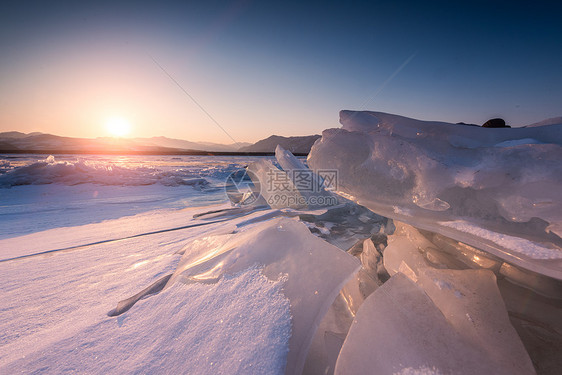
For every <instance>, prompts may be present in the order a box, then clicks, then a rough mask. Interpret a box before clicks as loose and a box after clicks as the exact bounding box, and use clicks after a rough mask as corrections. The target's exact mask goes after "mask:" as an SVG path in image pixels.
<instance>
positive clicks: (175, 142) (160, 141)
mask: <svg viewBox="0 0 562 375" xmlns="http://www.w3.org/2000/svg"><path fill="white" fill-rule="evenodd" d="M133 140H134V141H135V142H137V143H139V144H144V145H153V146H159V147H170V148H177V149H182V150H203V151H238V150H239V149H240V147H245V146H249V145H251V143H239V144H236V143H233V144H228V145H223V144H220V143H211V142H190V141H184V140H183V139H173V138H166V137H152V138H134V139H133Z"/></svg>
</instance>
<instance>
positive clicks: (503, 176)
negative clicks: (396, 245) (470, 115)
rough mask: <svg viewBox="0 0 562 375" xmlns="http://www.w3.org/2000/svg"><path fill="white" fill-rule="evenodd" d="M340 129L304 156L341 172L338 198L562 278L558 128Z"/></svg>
mask: <svg viewBox="0 0 562 375" xmlns="http://www.w3.org/2000/svg"><path fill="white" fill-rule="evenodd" d="M340 122H341V123H342V124H343V128H342V129H328V130H325V131H324V132H323V135H322V138H321V139H320V140H318V141H317V142H316V143H315V144H314V146H313V147H312V150H311V152H310V154H309V157H308V164H309V166H311V168H313V169H317V170H318V169H335V170H337V171H338V186H337V189H338V190H339V191H341V192H343V193H346V194H350V195H352V196H353V197H355V199H356V200H357V201H358V203H360V204H362V205H364V206H366V207H368V208H370V209H372V210H373V211H374V212H376V213H378V214H381V215H384V216H387V217H390V218H394V219H398V220H401V221H404V222H407V223H409V224H412V225H415V226H416V227H419V228H422V229H426V230H431V231H434V232H438V233H441V234H443V235H445V236H448V237H451V238H454V239H456V240H459V241H463V242H465V243H467V244H470V245H473V246H475V247H477V248H480V249H483V250H485V251H487V252H490V253H492V254H494V255H496V256H499V257H501V258H503V259H505V260H508V261H510V262H513V263H515V264H518V265H519V266H522V267H525V268H528V269H531V270H534V271H536V272H540V273H544V274H547V275H549V276H553V277H556V278H559V279H562V239H561V238H560V236H561V235H562V163H560V160H562V124H555V125H545V126H537V127H532V128H512V129H509V128H507V129H493V128H482V127H477V126H464V125H456V124H448V123H443V122H429V121H419V120H414V119H409V118H406V117H402V116H396V115H390V114H386V113H381V112H353V111H342V112H341V113H340ZM475 228H488V232H486V233H484V232H481V231H477V230H476V229H475ZM509 238H521V240H522V241H514V240H509V241H508V242H506V241H504V240H502V239H509ZM529 244H531V245H532V246H528V245H529ZM543 259H548V261H547V262H545V261H543Z"/></svg>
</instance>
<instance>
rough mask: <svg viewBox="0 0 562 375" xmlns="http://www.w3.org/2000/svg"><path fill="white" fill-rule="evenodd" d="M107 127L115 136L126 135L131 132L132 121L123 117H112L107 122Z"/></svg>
mask: <svg viewBox="0 0 562 375" xmlns="http://www.w3.org/2000/svg"><path fill="white" fill-rule="evenodd" d="M105 129H106V130H107V132H108V133H109V134H111V135H112V136H113V137H124V136H126V135H128V134H129V133H130V132H131V123H130V122H129V121H128V120H127V119H126V118H123V117H112V118H110V119H108V120H107V121H106V122H105Z"/></svg>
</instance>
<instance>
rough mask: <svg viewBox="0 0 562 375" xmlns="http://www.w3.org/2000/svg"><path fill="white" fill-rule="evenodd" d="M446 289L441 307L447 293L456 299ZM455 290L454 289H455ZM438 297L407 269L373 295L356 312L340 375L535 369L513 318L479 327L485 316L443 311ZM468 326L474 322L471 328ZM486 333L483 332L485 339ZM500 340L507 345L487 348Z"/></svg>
mask: <svg viewBox="0 0 562 375" xmlns="http://www.w3.org/2000/svg"><path fill="white" fill-rule="evenodd" d="M457 272H465V271H457ZM469 272H472V271H469ZM482 272H489V271H482ZM441 290H442V289H438V291H436V292H435V294H434V298H435V299H436V300H437V301H438V303H439V305H441V298H442V297H443V301H451V298H453V299H454V298H457V297H455V296H452V297H451V296H444V295H441V296H440V295H439V294H440V293H443V292H441ZM454 292H455V289H454V288H452V289H451V290H450V293H452V294H454ZM431 293H432V294H433V291H432V292H431ZM447 293H449V291H447ZM466 297H467V298H472V296H466ZM434 301H435V300H432V299H431V298H430V297H429V296H428V295H427V294H426V293H425V292H424V291H423V289H421V288H420V287H419V286H418V285H416V284H415V283H414V282H412V281H411V280H410V279H408V278H407V277H406V276H404V275H403V274H402V273H397V274H395V275H394V276H393V277H391V279H390V280H389V281H388V282H386V283H385V284H384V285H383V286H382V287H380V288H379V289H377V290H376V291H375V292H374V293H373V294H371V296H369V297H368V298H367V299H366V300H365V302H364V303H363V305H362V306H361V308H360V309H359V311H358V312H357V315H356V317H355V319H354V321H353V324H352V326H351V329H350V330H349V333H348V335H347V337H346V339H345V342H344V344H343V347H342V349H341V352H340V355H339V357H338V360H337V363H336V371H335V373H336V374H346V375H348V374H367V373H375V374H395V373H419V372H420V371H425V372H422V373H433V374H448V373H455V374H478V373H482V374H488V373H495V374H514V373H517V374H532V373H534V369H533V367H532V364H531V362H530V360H529V358H528V355H527V354H526V352H525V351H524V349H522V345H521V343H520V341H519V339H518V337H517V335H516V334H515V332H514V330H513V328H511V329H509V328H510V326H509V322H507V325H506V324H501V325H500V326H499V327H500V328H499V329H500V330H503V329H504V327H507V329H508V330H507V332H504V331H501V332H500V333H497V331H495V329H494V330H492V332H490V331H486V330H487V329H488V328H489V326H488V325H483V326H481V327H478V324H481V323H482V321H481V320H480V319H481V318H482V316H479V317H478V318H476V319H475V318H474V317H473V316H471V315H470V314H469V315H470V316H464V317H460V316H459V317H457V316H455V314H456V313H457V312H459V311H462V310H459V311H455V308H456V307H457V306H458V305H457V306H455V307H453V308H451V309H449V310H446V311H441V310H440V309H439V308H438V307H443V305H441V306H436V304H435V303H434ZM500 301H501V300H500ZM461 305H462V304H461ZM487 307H488V306H487ZM500 307H501V306H500ZM473 308H475V309H476V310H477V309H478V307H473ZM471 312H473V310H471ZM500 315H502V316H500V317H499V318H500V319H499V320H501V321H502V322H505V321H507V314H506V313H505V310H504V311H503V314H500ZM486 318H487V317H486ZM496 318H498V317H497V316H495V315H493V316H492V317H491V319H490V320H491V321H492V322H493V323H497V321H498V319H496ZM459 319H464V320H466V323H460V320H459ZM463 325H465V326H466V325H471V327H469V328H470V329H469V332H466V331H465V329H466V327H463ZM494 327H496V326H494ZM459 329H460V330H459ZM481 334H483V335H484V336H483V337H481V336H480V335H481ZM488 337H492V338H493V339H494V340H493V341H492V344H485V345H483V344H482V341H484V340H485V339H486V338H488ZM496 339H497V340H496ZM510 340H515V341H514V342H512V341H510ZM498 341H500V342H501V344H502V345H501V346H499V347H494V348H493V349H492V351H488V349H489V348H490V347H492V345H493V344H497V343H498ZM511 350H514V351H511Z"/></svg>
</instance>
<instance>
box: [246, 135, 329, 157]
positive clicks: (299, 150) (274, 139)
mask: <svg viewBox="0 0 562 375" xmlns="http://www.w3.org/2000/svg"><path fill="white" fill-rule="evenodd" d="M320 137H321V136H320V135H318V134H315V135H307V136H303V137H282V136H279V135H272V136H271V137H268V138H266V139H262V140H261V141H258V142H256V143H254V144H253V145H251V146H247V147H242V148H241V149H240V150H239V151H241V152H275V148H276V147H277V145H280V146H281V147H283V148H284V149H285V150H289V151H291V152H292V153H294V154H308V153H309V152H310V148H311V147H312V145H313V144H314V142H316V140H317V139H318V138H320Z"/></svg>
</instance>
